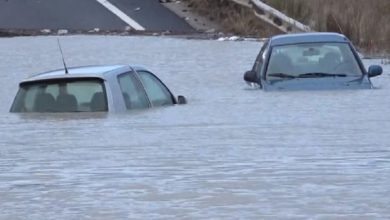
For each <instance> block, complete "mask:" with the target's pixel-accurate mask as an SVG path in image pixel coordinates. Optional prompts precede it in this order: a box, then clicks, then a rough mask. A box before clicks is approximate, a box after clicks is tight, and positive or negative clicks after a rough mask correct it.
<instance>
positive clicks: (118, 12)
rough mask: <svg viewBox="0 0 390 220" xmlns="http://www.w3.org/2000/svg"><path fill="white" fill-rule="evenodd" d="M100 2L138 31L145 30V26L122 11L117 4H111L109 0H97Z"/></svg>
mask: <svg viewBox="0 0 390 220" xmlns="http://www.w3.org/2000/svg"><path fill="white" fill-rule="evenodd" d="M96 1H97V2H98V3H100V4H101V5H103V6H104V7H106V8H107V9H108V10H109V11H111V12H112V13H113V14H115V15H116V16H118V17H119V18H120V19H121V20H122V21H124V22H126V24H128V25H130V27H132V28H133V29H135V30H137V31H144V30H145V28H144V27H142V26H141V25H140V24H138V23H137V22H136V21H134V20H133V19H131V18H130V17H129V16H128V15H127V14H125V13H124V12H123V11H121V10H120V9H119V8H117V7H115V5H113V4H111V3H110V2H109V1H108V0H96Z"/></svg>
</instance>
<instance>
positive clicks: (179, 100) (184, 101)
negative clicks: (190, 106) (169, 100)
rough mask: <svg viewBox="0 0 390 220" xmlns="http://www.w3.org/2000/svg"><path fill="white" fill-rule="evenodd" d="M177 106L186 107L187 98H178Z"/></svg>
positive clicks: (180, 96)
mask: <svg viewBox="0 0 390 220" xmlns="http://www.w3.org/2000/svg"><path fill="white" fill-rule="evenodd" d="M177 104H179V105H184V104H187V99H186V97H184V96H182V95H179V96H178V97H177Z"/></svg>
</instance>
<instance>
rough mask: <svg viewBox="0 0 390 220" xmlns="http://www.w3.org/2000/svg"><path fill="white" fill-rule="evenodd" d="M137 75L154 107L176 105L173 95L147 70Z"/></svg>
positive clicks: (140, 71)
mask: <svg viewBox="0 0 390 220" xmlns="http://www.w3.org/2000/svg"><path fill="white" fill-rule="evenodd" d="M137 73H138V74H139V77H140V79H141V81H142V85H143V86H144V88H145V90H146V93H147V95H148V97H149V100H150V102H151V103H152V106H153V107H157V106H165V105H173V104H175V101H174V97H173V96H172V93H171V92H170V91H169V89H168V88H167V87H166V86H165V85H164V84H163V83H162V82H161V81H160V79H158V78H157V77H156V76H155V75H153V74H152V73H150V72H148V71H145V70H139V71H137Z"/></svg>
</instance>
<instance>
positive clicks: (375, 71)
mask: <svg viewBox="0 0 390 220" xmlns="http://www.w3.org/2000/svg"><path fill="white" fill-rule="evenodd" d="M382 72H383V69H382V67H381V66H378V65H372V66H370V67H369V68H368V77H370V78H371V77H375V76H379V75H381V74H382Z"/></svg>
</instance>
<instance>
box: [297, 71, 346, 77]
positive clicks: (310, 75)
mask: <svg viewBox="0 0 390 220" xmlns="http://www.w3.org/2000/svg"><path fill="white" fill-rule="evenodd" d="M298 77H299V78H313V77H347V74H343V73H337V74H333V73H320V72H318V73H304V74H300V75H298Z"/></svg>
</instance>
